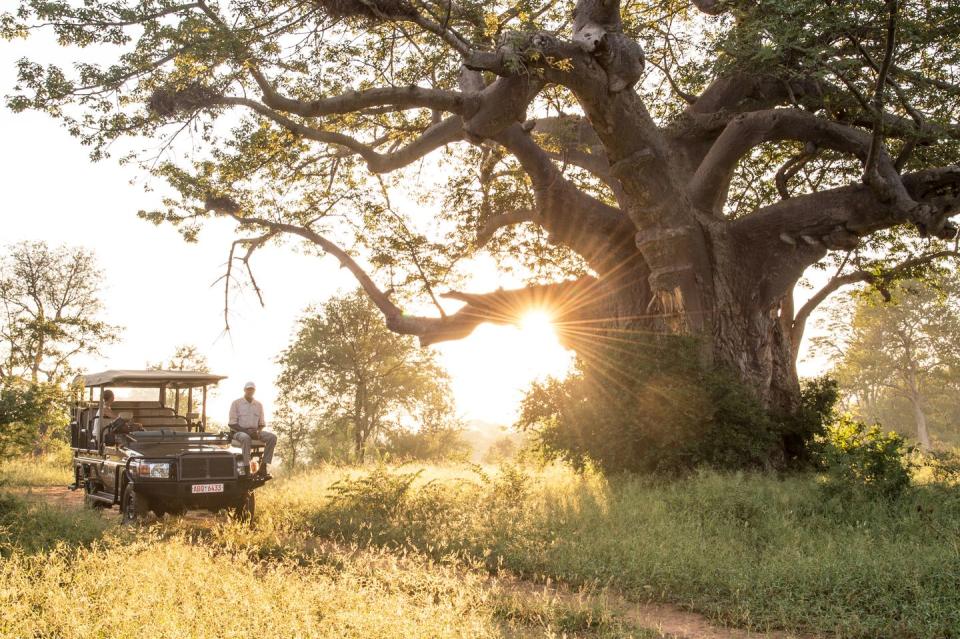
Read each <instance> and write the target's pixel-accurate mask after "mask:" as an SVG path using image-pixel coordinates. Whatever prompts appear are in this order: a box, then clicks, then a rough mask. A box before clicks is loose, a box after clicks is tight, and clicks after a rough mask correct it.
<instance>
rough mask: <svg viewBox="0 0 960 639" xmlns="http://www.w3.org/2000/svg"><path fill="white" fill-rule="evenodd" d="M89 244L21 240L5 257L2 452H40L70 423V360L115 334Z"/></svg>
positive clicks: (0, 281) (0, 308)
mask: <svg viewBox="0 0 960 639" xmlns="http://www.w3.org/2000/svg"><path fill="white" fill-rule="evenodd" d="M101 279H102V274H101V272H100V270H99V269H98V268H97V265H96V261H95V259H94V257H93V254H92V253H91V252H90V251H89V250H88V249H84V248H79V247H78V248H68V247H64V246H61V247H56V248H54V247H50V246H48V245H47V244H46V243H45V242H21V243H19V244H14V245H11V246H8V247H6V251H5V255H4V256H3V257H2V258H0V313H2V316H0V451H4V450H6V451H10V450H18V451H21V452H23V451H26V450H30V449H32V450H33V451H34V452H35V453H40V452H42V451H43V449H44V448H45V446H46V445H47V444H48V443H49V441H48V440H49V439H50V438H51V437H53V436H54V435H56V434H57V433H60V432H61V431H62V430H63V429H62V428H58V426H63V425H65V424H66V413H65V406H66V399H67V394H68V387H69V384H70V377H71V375H72V374H73V373H74V372H75V369H74V367H73V364H72V363H73V361H74V359H75V358H76V357H78V356H81V355H94V354H97V353H99V352H100V348H101V347H102V346H104V345H105V344H110V343H112V342H113V341H114V340H115V339H116V335H117V332H118V330H119V329H118V328H117V327H115V326H112V325H110V324H108V323H107V322H105V321H103V320H102V319H101V314H102V311H103V304H102V301H101V298H100V286H101Z"/></svg>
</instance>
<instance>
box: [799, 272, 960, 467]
mask: <svg viewBox="0 0 960 639" xmlns="http://www.w3.org/2000/svg"><path fill="white" fill-rule="evenodd" d="M824 328H826V329H827V335H826V336H822V337H818V338H815V339H814V346H815V348H816V349H818V350H819V351H820V352H823V353H826V354H828V355H829V356H830V357H831V358H832V359H833V362H834V367H835V368H834V374H835V375H836V377H837V379H838V380H839V382H840V384H841V387H842V388H843V389H844V390H845V391H846V393H847V395H848V403H849V404H850V405H851V408H852V409H853V410H854V412H855V413H857V416H858V417H860V418H861V419H863V420H864V421H867V422H874V421H880V422H883V423H884V424H888V425H890V426H897V427H899V429H900V430H901V431H903V432H912V433H913V434H914V435H915V436H916V438H917V440H918V441H919V443H920V447H921V448H922V449H923V450H924V451H929V450H930V449H931V447H932V438H931V436H930V425H931V424H930V419H929V418H930V415H931V409H932V408H934V407H935V405H936V404H937V402H936V401H935V400H936V399H937V398H942V397H946V398H956V397H957V392H958V391H960V340H958V336H960V280H958V277H957V276H956V274H950V273H946V274H943V275H942V276H940V277H935V278H931V279H930V280H929V281H920V280H906V281H903V282H899V283H896V284H894V285H892V286H890V287H889V288H888V289H885V290H884V291H883V292H880V291H876V290H872V291H868V292H865V293H860V294H854V295H853V296H851V297H850V298H849V303H848V304H845V305H839V306H837V307H835V309H834V310H833V312H832V313H831V314H830V315H829V317H828V319H827V320H826V322H825V323H824ZM951 403H952V404H956V401H955V399H954V400H953V401H952V402H951ZM943 425H944V426H947V424H943Z"/></svg>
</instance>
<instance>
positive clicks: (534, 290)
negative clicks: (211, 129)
mask: <svg viewBox="0 0 960 639" xmlns="http://www.w3.org/2000/svg"><path fill="white" fill-rule="evenodd" d="M205 205H206V208H207V209H208V210H212V211H214V212H216V213H218V214H220V215H226V216H229V217H231V218H233V219H234V220H236V221H237V222H238V223H239V224H240V225H241V226H251V225H252V226H258V227H260V228H263V229H267V231H268V232H267V234H266V235H265V236H264V237H267V236H269V237H273V236H275V235H277V234H280V233H284V234H288V235H296V236H298V237H301V238H303V239H305V240H307V241H309V242H311V243H312V244H315V245H316V246H318V247H320V248H321V249H322V250H323V251H324V252H325V253H328V254H330V255H332V256H334V257H335V258H336V259H337V260H338V261H339V262H340V265H341V266H342V267H343V268H346V269H347V270H349V271H350V273H351V274H353V276H354V277H355V278H356V279H357V281H358V282H359V283H360V286H361V288H362V289H363V290H364V292H365V293H366V294H367V295H368V296H369V297H370V299H371V301H372V302H373V303H374V305H375V306H376V307H377V308H378V309H379V310H380V312H381V313H382V314H383V316H384V320H385V321H386V324H387V327H388V328H389V329H390V330H391V331H393V332H395V333H399V334H401V335H413V336H416V337H417V338H419V340H420V345H421V346H429V345H430V344H435V343H437V342H442V341H449V340H456V339H461V338H464V337H466V336H467V335H469V334H470V333H472V332H473V330H474V329H475V328H476V327H477V326H479V325H480V324H482V323H484V322H492V323H499V324H508V323H513V322H517V321H518V320H519V319H520V318H521V317H522V316H523V314H524V313H526V312H527V311H528V310H530V309H531V308H536V307H545V308H549V309H551V310H552V312H553V314H554V317H555V318H556V319H558V320H563V319H565V318H566V319H569V318H572V317H577V316H579V315H581V314H582V313H583V312H584V309H585V308H587V307H589V306H591V305H593V304H595V303H597V295H598V292H597V286H596V285H597V280H596V279H595V278H592V277H584V278H581V279H579V280H572V281H567V282H560V283H557V284H546V285H539V286H531V287H528V288H524V289H516V290H500V291H496V292H493V293H487V294H467V293H460V292H450V293H447V294H445V295H442V297H447V298H449V299H456V300H459V301H463V302H466V305H465V306H464V307H463V308H461V309H459V310H458V311H457V312H455V313H452V314H448V315H446V316H445V317H438V318H437V317H421V316H415V315H407V314H406V313H404V312H403V311H402V310H401V309H400V308H399V307H398V306H397V305H396V304H394V303H393V301H392V300H391V299H390V297H389V296H388V295H387V294H386V293H385V292H384V291H382V290H381V289H380V287H379V286H377V284H376V282H374V281H373V279H372V278H371V277H370V276H369V275H368V274H367V272H366V271H365V270H364V269H363V267H361V266H360V265H359V264H358V263H357V261H356V260H355V259H353V257H352V256H351V255H350V254H349V253H347V252H346V251H345V250H343V249H342V248H340V247H339V246H337V245H336V244H335V243H334V242H331V241H330V240H328V239H327V238H325V237H323V236H322V235H320V234H319V233H317V232H316V231H314V230H313V229H311V228H309V227H304V226H298V225H295V224H287V223H284V222H277V221H274V220H269V219H266V218H260V217H253V216H248V215H245V214H243V213H242V212H241V210H240V207H239V206H238V205H237V204H236V203H235V202H233V201H232V200H230V199H229V198H224V197H216V196H211V197H210V198H208V199H207V202H206V204H205ZM248 241H252V242H254V243H257V245H259V244H262V242H263V241H266V240H263V239H262V238H254V239H253V240H248ZM234 246H236V243H234ZM232 251H233V249H232V248H231V262H232V259H233V257H232Z"/></svg>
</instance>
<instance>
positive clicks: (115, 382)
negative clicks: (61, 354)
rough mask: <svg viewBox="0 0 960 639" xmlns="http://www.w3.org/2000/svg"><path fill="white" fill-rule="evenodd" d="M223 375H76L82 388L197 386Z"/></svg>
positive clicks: (144, 372)
mask: <svg viewBox="0 0 960 639" xmlns="http://www.w3.org/2000/svg"><path fill="white" fill-rule="evenodd" d="M226 378H227V377H226V376H225V375H213V374H211V373H202V372H199V371H162V370H107V371H103V372H100V373H91V374H89V375H78V376H77V380H78V381H80V382H82V383H83V386H84V388H95V387H101V388H102V387H105V386H110V387H113V388H161V387H166V388H197V387H200V386H210V385H212V384H218V383H219V382H221V381H222V380H224V379H226Z"/></svg>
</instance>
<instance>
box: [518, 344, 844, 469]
mask: <svg viewBox="0 0 960 639" xmlns="http://www.w3.org/2000/svg"><path fill="white" fill-rule="evenodd" d="M698 349H699V345H698V343H697V342H696V341H695V340H693V339H690V338H675V337H672V338H667V337H658V338H656V339H651V340H649V341H648V342H645V343H640V344H634V345H631V346H627V347H618V348H617V349H609V348H603V347H600V346H598V351H599V353H597V354H593V356H592V357H591V358H590V360H589V361H586V360H581V361H579V362H578V369H577V370H576V371H575V372H574V373H573V374H571V375H570V376H569V377H568V378H566V379H563V380H557V379H550V380H547V381H545V382H538V383H535V384H533V386H532V387H531V389H530V391H529V392H528V394H527V396H526V397H525V399H524V400H523V403H522V405H521V414H520V419H519V422H518V424H517V425H518V427H519V428H521V429H523V430H527V431H530V432H532V433H533V434H534V441H535V443H536V445H537V446H538V447H539V449H540V450H541V452H542V453H543V454H544V455H545V456H546V457H548V458H556V459H563V460H566V461H569V462H571V463H573V464H574V465H575V466H577V467H583V466H584V465H585V464H587V463H588V462H589V461H591V460H592V461H594V462H596V463H597V464H598V465H599V466H600V467H602V468H603V469H605V470H607V471H614V472H619V471H624V470H626V471H641V472H678V471H688V470H690V469H692V468H696V467H701V466H707V467H712V468H717V469H761V468H770V467H782V466H784V465H787V464H794V463H796V462H803V461H805V460H806V447H807V445H808V443H809V442H810V441H811V440H812V439H813V437H814V436H815V435H817V434H819V433H822V430H823V423H824V420H825V417H826V416H827V415H829V414H830V413H831V412H832V407H833V403H834V402H835V401H836V385H835V383H833V382H831V381H829V380H825V379H820V380H814V381H813V382H811V383H808V384H807V385H806V386H805V387H804V393H803V394H802V396H801V400H802V401H801V405H800V408H799V409H798V410H797V411H796V413H795V414H793V415H789V416H782V415H775V414H772V413H771V412H769V411H768V410H766V409H765V408H764V407H763V406H762V405H761V404H760V402H759V401H758V399H757V398H756V396H755V395H754V393H753V391H752V390H751V389H749V388H747V387H746V386H744V385H743V384H741V383H740V381H739V380H738V379H737V376H736V375H735V374H733V373H731V372H729V371H726V370H723V369H710V370H706V369H704V368H703V367H702V366H701V364H700V358H699V352H698Z"/></svg>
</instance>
